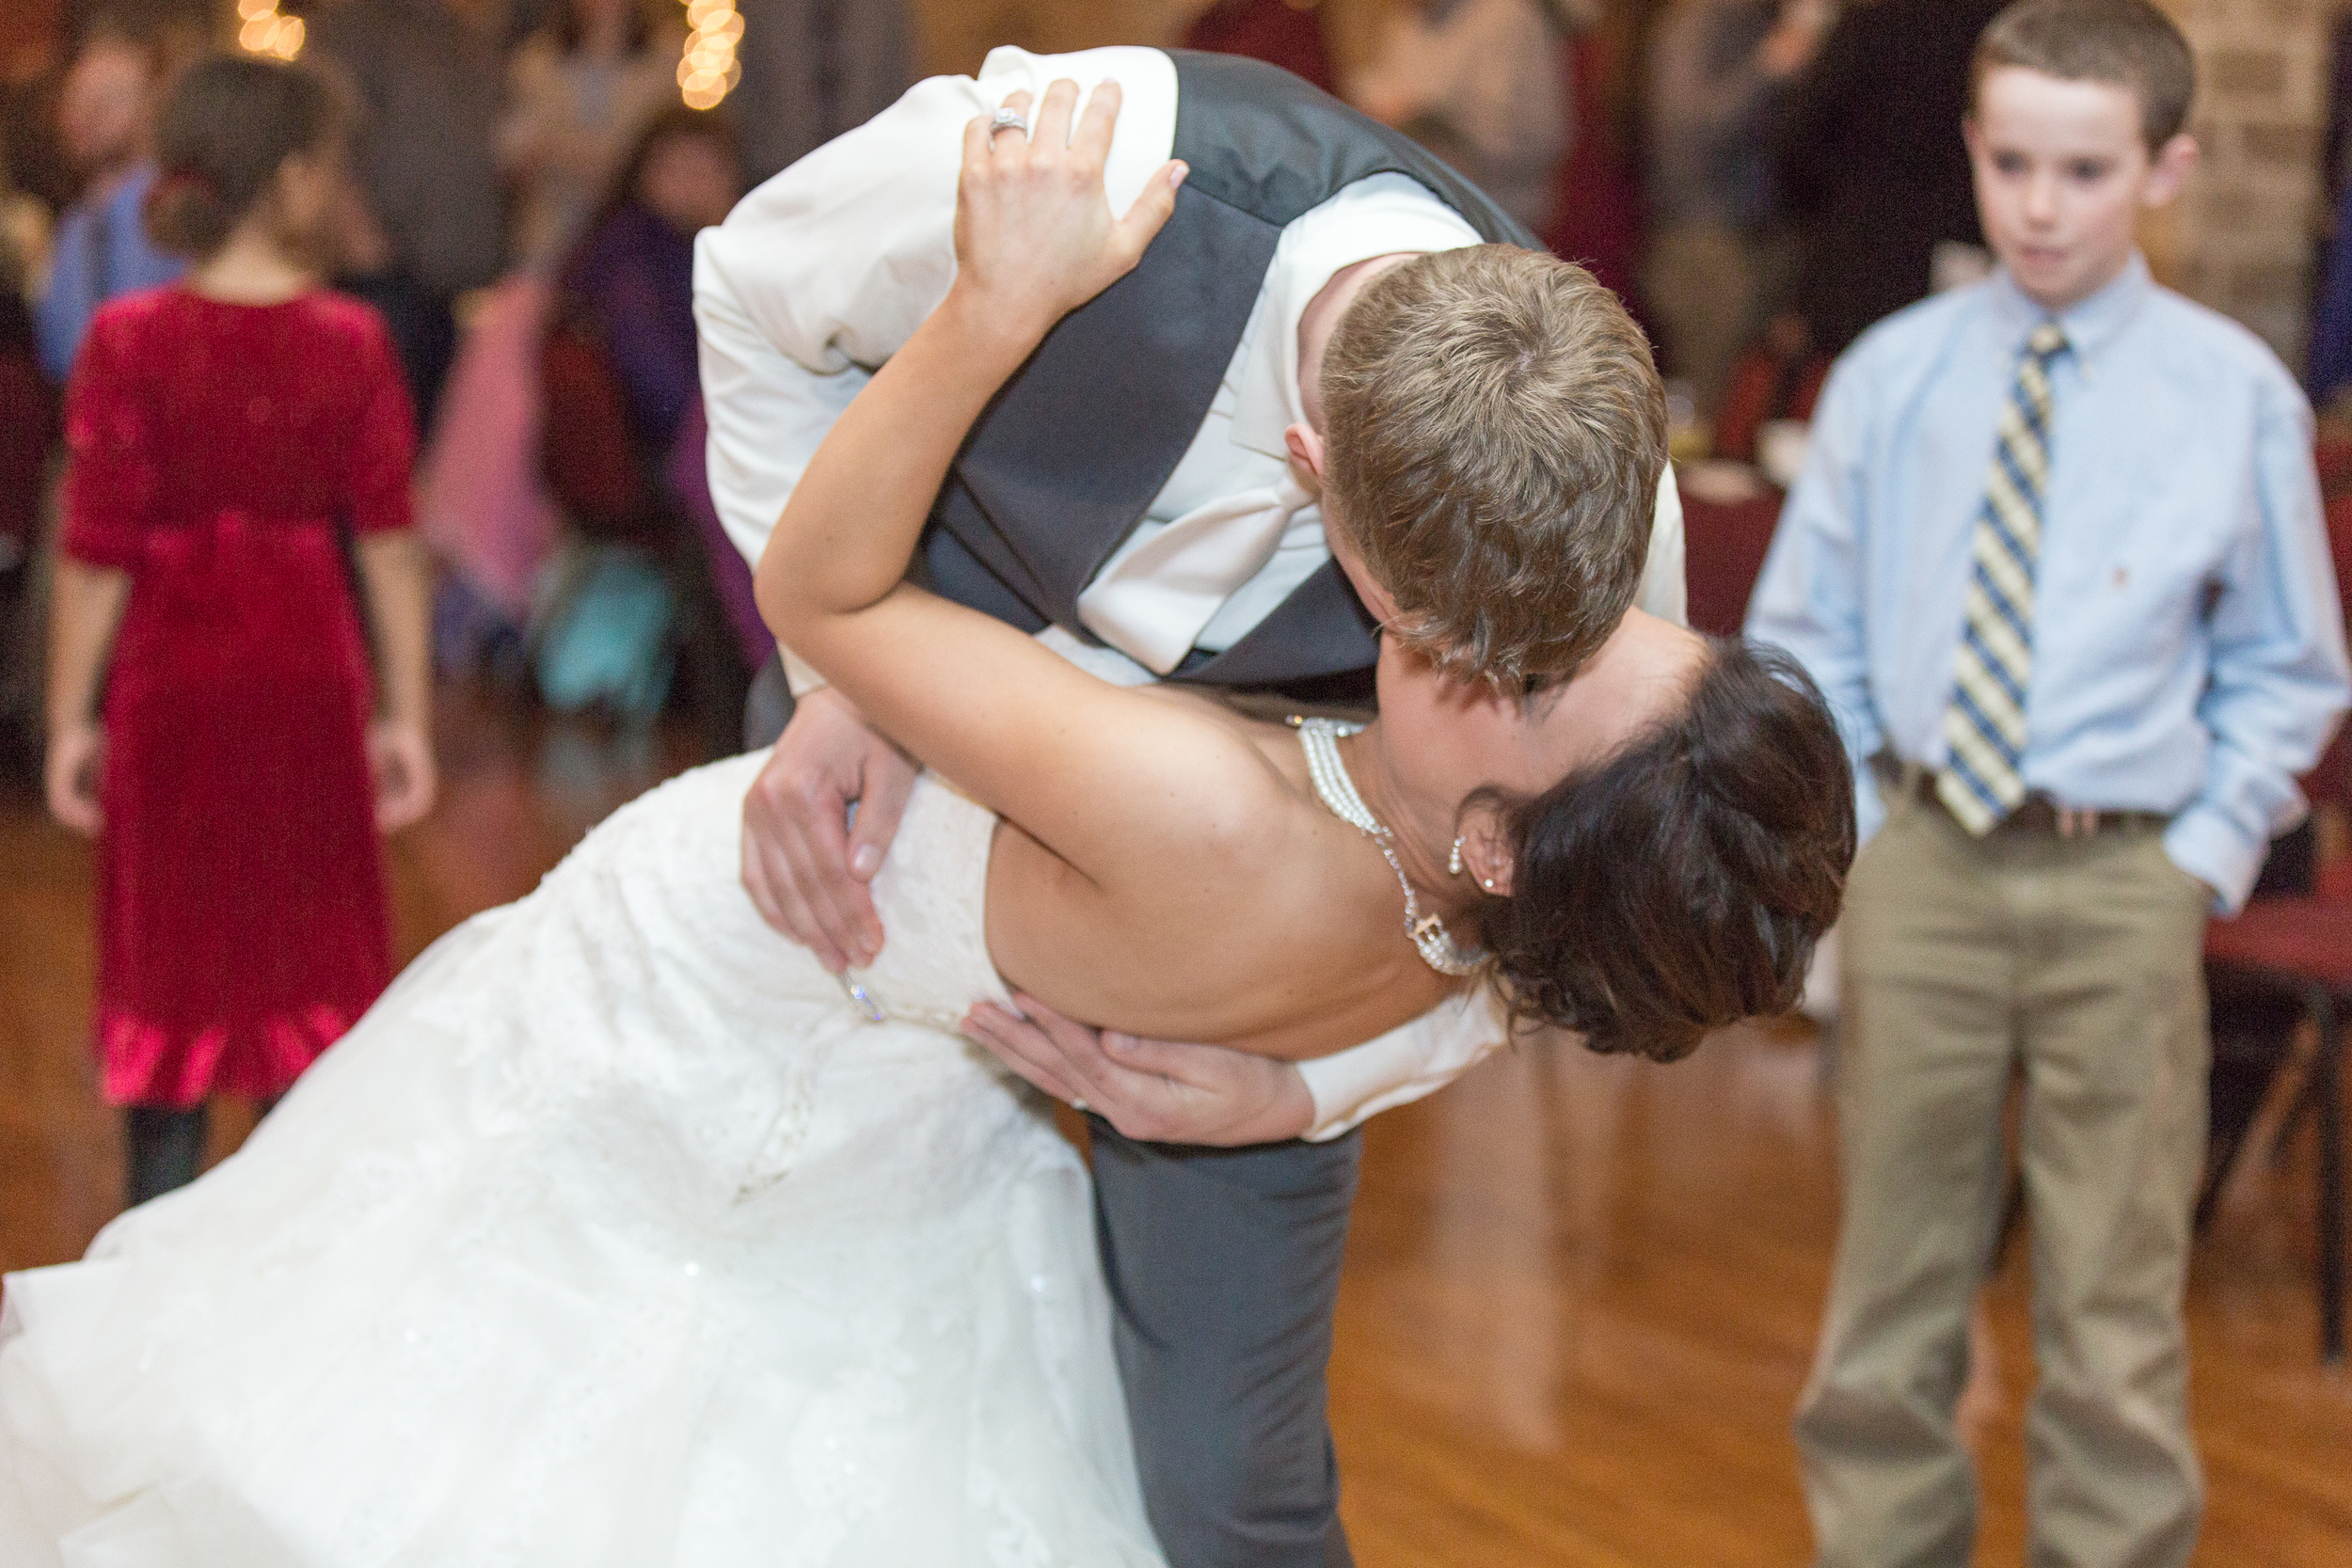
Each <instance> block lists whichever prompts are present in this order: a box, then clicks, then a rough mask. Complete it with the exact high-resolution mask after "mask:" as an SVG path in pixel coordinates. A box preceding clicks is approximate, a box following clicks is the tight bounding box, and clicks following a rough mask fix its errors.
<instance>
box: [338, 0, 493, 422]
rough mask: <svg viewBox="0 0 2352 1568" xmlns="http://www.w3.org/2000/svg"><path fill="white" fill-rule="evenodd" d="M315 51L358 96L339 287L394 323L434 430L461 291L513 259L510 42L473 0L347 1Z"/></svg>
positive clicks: (415, 392)
mask: <svg viewBox="0 0 2352 1568" xmlns="http://www.w3.org/2000/svg"><path fill="white" fill-rule="evenodd" d="M306 58H307V59H308V60H310V62H311V63H313V64H315V65H319V66H323V67H326V68H327V69H329V70H331V71H334V72H335V73H337V74H338V75H340V76H341V77H342V79H343V80H344V81H345V82H346V83H347V84H348V87H349V88H350V90H351V92H352V93H353V95H354V97H355V98H356V100H357V103H358V117H359V118H358V128H357V131H356V134H355V135H354V137H353V174H354V175H355V176H356V184H355V186H354V188H353V190H352V193H351V194H352V196H353V198H354V199H352V200H351V201H349V202H348V203H347V204H346V206H345V210H344V212H343V213H342V216H341V219H340V227H341V229H342V234H341V236H340V239H339V245H340V247H341V249H342V255H341V256H340V257H339V258H338V259H337V261H338V263H339V268H340V276H339V277H337V278H336V287H337V288H339V289H341V290H342V291H343V292H344V293H350V294H355V295H357V296H358V297H359V298H361V299H364V300H366V301H367V302H368V303H369V304H371V305H373V306H374V307H375V308H376V309H377V310H378V311H380V312H381V313H382V314H383V316H384V320H385V325H387V326H388V327H389V328H390V330H391V334H392V343H393V346H394V347H395V348H396V349H397V350H398V351H399V355H400V362H401V369H402V372H403V373H404V374H405V377H406V379H407V382H408V388H409V393H410V396H411V397H413V398H414V399H415V401H416V404H417V408H418V412H419V414H420V416H421V420H422V421H423V423H424V424H425V425H426V427H427V428H430V426H431V424H432V420H433V413H434V410H435V409H436V407H437V405H438V404H439V400H440V393H441V386H442V383H443V381H444V380H445V379H446V378H447V376H448V374H449V367H450V361H451V360H452V358H453V356H455V354H456V348H457V322H456V316H455V313H454V309H453V306H454V302H455V300H456V297H457V295H459V294H460V293H464V292H465V291H467V290H469V289H475V288H480V287H481V286H482V285H484V284H485V283H489V282H491V281H493V280H495V279H496V278H497V277H498V276H499V274H500V271H501V268H502V267H503V266H504V263H505V260H506V246H505V240H504V234H505V225H504V206H505V198H504V193H503V191H502V190H501V186H500V181H499V169H498V156H497V147H498V123H499V114H500V108H501V102H502V97H501V75H502V72H501V66H500V63H499V56H498V51H497V49H496V48H495V46H494V45H493V43H492V41H491V39H490V37H489V36H488V34H487V33H486V32H485V30H484V28H483V26H482V25H481V24H480V23H479V21H478V19H477V18H476V17H475V16H474V14H473V8H470V7H469V5H468V4H467V3H466V0H342V4H340V5H338V6H336V7H335V8H332V9H331V10H326V11H323V12H322V13H321V14H320V15H319V16H318V18H317V20H316V21H315V22H313V23H312V24H310V53H309V55H307V56H306Z"/></svg>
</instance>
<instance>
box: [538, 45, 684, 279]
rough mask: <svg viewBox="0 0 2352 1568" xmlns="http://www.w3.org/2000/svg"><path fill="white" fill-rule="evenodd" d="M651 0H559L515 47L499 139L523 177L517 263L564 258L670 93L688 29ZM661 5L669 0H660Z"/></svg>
mask: <svg viewBox="0 0 2352 1568" xmlns="http://www.w3.org/2000/svg"><path fill="white" fill-rule="evenodd" d="M654 4H655V0H565V4H564V6H563V8H561V9H560V10H559V11H557V13H556V15H555V18H554V20H553V22H552V23H551V24H549V25H548V26H547V27H544V28H542V29H540V30H539V31H537V32H534V33H533V34H532V35H531V37H529V38H528V39H526V40H524V41H523V43H522V45H521V47H520V48H518V49H516V51H515V55H514V57H513V59H512V61H511V62H510V64H509V66H508V71H507V81H508V85H509V87H510V88H511V90H512V93H513V105H512V107H511V108H510V109H509V110H508V112H507V118H506V122H505V124H504V125H503V126H502V127H501V130H500V133H499V141H500V152H501V161H502V162H503V163H504V165H505V166H506V169H507V172H508V173H509V175H511V176H513V177H514V178H515V179H516V181H517V182H518V183H519V185H520V190H519V192H518V197H519V200H518V203H517V209H516V234H515V259H516V261H517V262H519V263H520V264H522V265H524V266H528V267H534V268H552V267H554V266H556V265H557V264H558V263H559V262H560V261H561V260H562V259H563V256H564V252H565V251H566V250H568V249H569V248H570V246H571V245H572V244H573V243H574V242H575V241H577V240H578V239H579V238H580V235H581V233H583V232H584V231H585V230H586V228H587V225H588V222H589V220H590V218H591V217H592V216H594V215H595V214H594V208H595V205H596V198H597V197H598V195H599V194H600V193H601V192H602V191H603V189H604V187H605V184H606V183H607V182H608V181H610V180H611V178H612V170H613V167H614V166H615V165H616V164H618V163H619V162H620V159H621V156H622V154H623V153H624V152H626V151H627V150H628V147H629V144H630V141H631V140H632V138H634V137H635V136H636V135H637V133H638V131H639V130H640V129H641V128H642V127H643V126H644V124H645V122H646V120H648V119H651V118H652V116H653V115H654V114H655V113H656V112H657V111H659V110H660V108H661V107H662V106H663V105H664V104H665V103H675V102H676V100H677V92H678V87H677V65H678V53H679V50H680V48H681V47H682V45H683V43H684V41H685V37H684V33H683V32H682V30H681V29H680V28H679V27H678V25H677V24H676V19H675V17H674V16H671V15H668V14H661V15H659V16H658V15H657V13H656V12H655V11H654V9H653V5H654ZM661 10H662V12H663V13H668V12H672V11H675V7H673V6H669V5H667V4H663V5H662V7H661ZM720 215H721V216H724V215H725V214H720ZM711 221H712V222H716V221H718V220H717V219H715V218H714V219H712V220H711Z"/></svg>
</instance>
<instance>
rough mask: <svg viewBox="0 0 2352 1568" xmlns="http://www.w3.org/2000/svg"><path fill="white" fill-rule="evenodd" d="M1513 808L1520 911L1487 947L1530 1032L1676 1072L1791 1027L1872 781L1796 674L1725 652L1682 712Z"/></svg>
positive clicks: (1713, 660)
mask: <svg viewBox="0 0 2352 1568" xmlns="http://www.w3.org/2000/svg"><path fill="white" fill-rule="evenodd" d="M1497 803H1498V804H1502V805H1503V806H1504V807H1505V809H1506V811H1507V813H1508V816H1507V820H1508V821H1509V824H1510V828H1511V832H1512V834H1513V837H1514V839H1515V841H1516V844H1517V857H1516V863H1515V866H1514V870H1513V875H1512V886H1511V896H1510V897H1508V898H1491V899H1487V900H1486V901H1485V903H1484V904H1483V905H1482V906H1481V909H1480V911H1479V925H1480V929H1481V934H1482V935H1483V937H1484V939H1485V943H1486V951H1487V954H1488V955H1489V958H1490V961H1491V963H1492V965H1493V969H1494V972H1495V977H1496V979H1497V981H1498V983H1499V986H1500V989H1501V990H1502V995H1503V997H1504V999H1505V1001H1506V1003H1507V1004H1508V1006H1509V1009H1510V1012H1511V1015H1512V1018H1513V1019H1514V1021H1515V1022H1519V1023H1522V1024H1527V1025H1549V1026H1552V1027H1556V1028H1561V1029H1566V1030H1572V1031H1575V1032H1576V1033H1579V1034H1581V1035H1582V1036H1583V1037H1584V1040H1585V1043H1586V1044H1587V1045H1588V1046H1590V1047H1591V1048H1592V1049H1593V1050H1595V1051H1603V1052H1627V1053H1634V1054H1636V1055H1642V1056H1647V1057H1649V1058H1651V1059H1652V1060H1654V1061H1661V1062H1671V1061H1677V1060H1679V1059H1681V1058H1682V1057H1684V1056H1687V1055H1689V1054H1690V1053H1691V1052H1692V1051H1693V1050H1694V1049H1696V1048H1697V1046H1698V1043H1699V1041H1700V1040H1701V1039H1702V1038H1704V1037H1706V1036H1707V1035H1708V1032H1709V1031H1711V1030H1714V1029H1717V1028H1720V1027H1722V1026H1723V1025H1724V1024H1727V1023H1732V1022H1737V1021H1739V1020H1740V1019H1743V1018H1755V1017H1759V1016H1763V1015H1767V1014H1772V1013H1781V1012H1787V1011H1788V1010H1789V1009H1791V1008H1793V1007H1794V1006H1796V1004H1797V1000H1798V998H1799V997H1800V996H1801V995H1802V994H1803V993H1804V976H1805V969H1806V966H1807V965H1808V964H1809V963H1810V962H1811V960H1812V957H1813V945H1814V943H1815V942H1817V941H1819V940H1820V935H1821V933H1822V932H1823V931H1826V930H1827V929H1829V927H1830V925H1831V923H1832V922H1833V921H1835V920H1836V918H1837V909H1838V903H1839V900H1840V899H1841V898H1842V896H1843V895H1844V892H1845V885H1846V871H1847V868H1848V867H1849V866H1851V864H1852V863H1853V857H1854V801H1853V773H1852V770H1851V766H1850V765H1849V763H1848V761H1847V757H1846V749H1845V746H1844V744H1843V743H1842V742H1841V741H1840V740H1839V739H1838V736H1837V727H1836V722H1835V721H1833V720H1832V718H1831V717H1830V711H1829V705H1828V704H1827V703H1826V702H1824V701H1823V700H1822V697H1821V694H1820V690H1819V689H1817V688H1816V687H1815V686H1814V684H1813V682H1812V681H1811V680H1809V679H1807V678H1806V676H1805V674H1804V671H1802V670H1801V669H1799V668H1798V667H1797V665H1796V663H1795V662H1794V661H1793V660H1791V659H1790V658H1788V657H1787V656H1786V655H1784V654H1781V653H1779V652H1777V651H1775V650H1772V649H1766V648H1758V647H1756V646H1753V645H1750V644H1747V643H1744V642H1739V641H1729V640H1724V639H1716V638H1710V639H1708V651H1707V655H1706V660H1705V663H1704V664H1703V665H1702V666H1701V669H1700V672H1699V674H1698V677H1697V679H1696V681H1695V683H1694V684H1693V687H1692V691H1691V694H1690V698H1689V700H1688V702H1687V704H1686V705H1685V706H1684V707H1683V709H1682V711H1681V712H1680V713H1678V714H1677V715H1675V716H1674V717H1672V718H1670V719H1666V720H1662V721H1660V722H1659V723H1658V724H1656V725H1655V726H1653V727H1652V728H1651V729H1650V730H1649V731H1648V733H1647V734H1645V735H1644V736H1640V737H1639V738H1637V739H1636V740H1634V741H1633V742H1632V743H1631V744H1630V745H1629V746H1627V747H1625V748H1623V749H1622V750H1620V751H1619V752H1617V753H1616V754H1615V755H1613V756H1612V757H1611V758H1610V759H1609V760H1607V761H1606V762H1603V763H1600V764H1598V765H1597V766H1596V767H1593V768H1587V769H1585V770H1584V771H1582V772H1580V773H1577V774H1575V775H1572V776H1571V777H1569V778H1567V779H1565V780H1563V781H1562V782H1561V783H1559V784H1555V785H1553V786H1552V787H1551V788H1550V789H1549V790H1547V791H1545V792H1544V793H1543V794H1541V795H1538V796H1536V797H1534V799H1532V800H1523V801H1518V802H1516V803H1514V802H1510V801H1498V802H1497Z"/></svg>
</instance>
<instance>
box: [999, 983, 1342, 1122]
mask: <svg viewBox="0 0 2352 1568" xmlns="http://www.w3.org/2000/svg"><path fill="white" fill-rule="evenodd" d="M1013 1001H1014V1003H1015V1005H1016V1006H1019V1007H1020V1009H1021V1010H1020V1011H1019V1012H1017V1013H1016V1012H1014V1011H1012V1010H1011V1009H1009V1008H1007V1007H1001V1006H997V1005H996V1004H994V1003H993V1002H980V1003H976V1004H974V1006H973V1007H972V1010H971V1011H970V1012H969V1013H967V1014H965V1015H964V1020H963V1032H964V1033H965V1034H966V1035H967V1036H969V1037H971V1038H972V1039H974V1040H976V1041H977V1042H978V1043H979V1044H981V1045H984V1046H986V1047H987V1048H988V1049H989V1050H990V1051H992V1052H993V1053H995V1055H996V1058H997V1060H999V1061H1001V1062H1003V1063H1004V1064H1005V1066H1006V1067H1008V1068H1009V1069H1012V1070H1013V1071H1014V1072H1016V1073H1018V1074H1020V1075H1021V1076H1022V1077H1023V1078H1025V1079H1026V1080H1027V1081H1028V1082H1030V1083H1031V1084H1034V1085H1037V1086H1038V1087H1039V1088H1041V1089H1042V1090H1044V1091H1045V1092H1046V1093H1047V1094H1050V1095H1052V1096H1053V1097H1054V1098H1055V1099H1057V1100H1059V1101H1066V1102H1067V1103H1069V1104H1072V1105H1074V1106H1076V1107H1077V1108H1078V1109H1080V1110H1082V1111H1092V1112H1093V1113H1094V1114H1095V1115H1096V1116H1099V1117H1102V1118H1103V1119H1104V1121H1107V1122H1109V1123H1110V1124H1111V1125H1112V1126H1113V1127H1115V1128H1117V1129H1118V1130H1119V1131H1120V1132H1121V1133H1123V1134H1125V1135H1126V1136H1128V1137H1130V1138H1135V1139H1138V1140H1140V1141H1142V1142H1145V1143H1164V1144H1198V1145H1201V1146H1204V1147H1209V1148H1239V1147H1241V1146H1243V1145H1246V1144H1267V1143H1280V1142H1282V1141H1284V1140H1286V1139H1290V1138H1295V1137H1298V1136H1301V1135H1302V1134H1304V1133H1305V1132H1307V1131H1308V1129H1309V1128H1311V1127H1312V1126H1313V1125H1314V1117H1315V1104H1314V1097H1313V1096H1312V1095H1311V1094H1310V1093H1309V1092H1308V1089H1307V1080H1306V1079H1305V1078H1304V1077H1302V1076H1301V1075H1300V1073H1299V1071H1298V1069H1296V1068H1295V1067H1294V1066H1292V1065H1291V1064H1290V1063H1288V1062H1278V1061H1274V1060H1272V1059H1270V1058H1268V1057H1264V1056H1253V1055H1251V1054H1249V1053H1248V1052H1245V1051H1233V1050H1230V1049H1228V1048H1226V1047H1224V1046H1221V1045H1179V1044H1177V1043H1175V1042H1174V1041H1170V1040H1147V1039H1137V1038H1136V1037H1135V1036H1133V1035H1122V1034H1119V1033H1116V1032H1115V1031H1111V1030H1099V1029H1093V1028H1089V1026H1087V1025H1086V1024H1083V1023H1078V1022H1073V1021H1072V1020H1070V1019H1067V1018H1064V1017H1063V1016H1062V1015H1061V1014H1059V1013H1057V1012H1056V1011H1054V1009H1053V1008H1051V1007H1048V1006H1045V1004H1043V1003H1042V1002H1040V1001H1039V1000H1038V999H1037V998H1036V997H1034V996H1016V997H1014V999H1013Z"/></svg>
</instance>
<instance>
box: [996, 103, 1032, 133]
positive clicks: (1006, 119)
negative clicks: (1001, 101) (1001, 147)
mask: <svg viewBox="0 0 2352 1568" xmlns="http://www.w3.org/2000/svg"><path fill="white" fill-rule="evenodd" d="M999 131H1018V132H1020V133H1021V134H1022V135H1028V134H1029V117H1028V116H1026V115H1025V114H1023V113H1022V112H1021V111H1020V110H1018V109H1014V108H1003V109H999V110H997V111H996V113H995V115H994V116H993V118H992V119H990V120H989V122H988V134H989V136H990V138H991V139H992V140H993V139H994V137H995V135H996V133H997V132H999Z"/></svg>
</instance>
